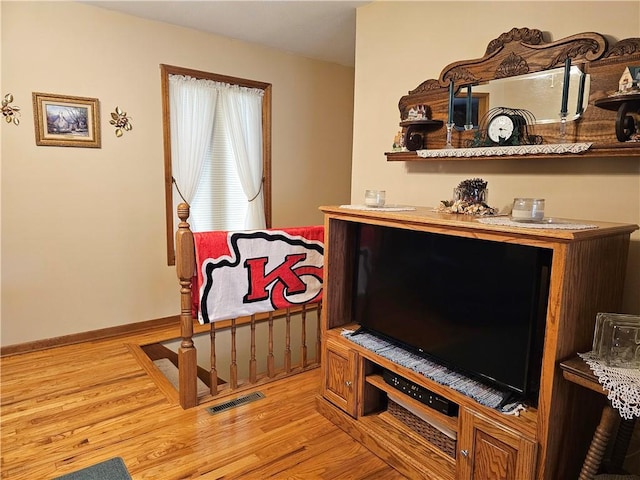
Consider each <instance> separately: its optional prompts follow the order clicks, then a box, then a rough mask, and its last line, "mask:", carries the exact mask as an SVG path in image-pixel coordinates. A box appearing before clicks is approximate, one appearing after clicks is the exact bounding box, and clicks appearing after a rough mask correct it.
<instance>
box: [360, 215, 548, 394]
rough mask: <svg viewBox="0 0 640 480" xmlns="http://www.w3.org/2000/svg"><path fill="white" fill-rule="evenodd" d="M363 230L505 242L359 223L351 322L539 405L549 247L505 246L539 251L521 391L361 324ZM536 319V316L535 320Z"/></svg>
mask: <svg viewBox="0 0 640 480" xmlns="http://www.w3.org/2000/svg"><path fill="white" fill-rule="evenodd" d="M363 227H366V228H369V227H371V228H381V229H390V230H403V231H405V232H412V233H415V234H424V233H427V234H431V235H438V236H444V237H455V238H463V239H466V240H471V241H479V242H492V243H503V242H500V241H494V240H486V239H476V238H469V237H460V236H456V235H447V234H441V233H434V232H426V231H421V230H412V229H404V228H398V227H391V226H386V225H377V224H358V226H357V229H356V234H355V235H354V249H355V250H354V251H355V255H354V260H353V268H354V272H353V273H354V274H353V278H352V280H353V285H352V288H353V290H352V293H353V295H352V320H353V321H354V322H355V323H359V324H360V331H367V332H370V333H372V334H374V335H376V336H379V337H381V338H383V339H385V340H387V341H389V342H392V343H394V344H396V345H398V346H400V347H402V348H404V349H406V350H408V351H411V352H413V353H416V354H418V355H420V356H422V357H424V358H427V359H429V360H431V361H435V362H436V363H439V364H441V365H443V366H446V367H447V368H449V369H451V370H455V371H457V372H460V373H461V374H463V375H465V376H468V377H470V378H473V379H476V380H478V381H480V382H482V383H485V384H487V385H489V386H491V387H494V388H497V389H500V390H506V391H508V392H511V394H512V396H515V397H517V398H519V399H521V400H525V401H527V403H529V404H531V405H534V406H536V405H537V403H538V393H539V388H540V385H539V382H540V374H541V369H542V352H543V346H544V336H545V329H546V316H547V307H548V297H549V283H550V280H551V261H552V256H553V252H552V250H551V249H549V248H545V247H539V246H530V245H524V244H512V243H506V245H519V246H522V247H528V248H534V249H537V250H538V252H539V260H538V264H537V268H538V271H537V272H536V275H537V281H536V286H535V289H536V291H535V293H534V297H535V300H534V301H533V302H532V305H531V308H532V309H533V310H534V311H533V312H532V313H531V317H532V320H531V322H534V323H530V325H529V329H530V335H529V342H528V345H527V349H528V351H527V355H526V358H527V360H526V371H525V374H524V378H523V381H522V385H524V388H521V389H520V388H518V387H516V386H514V385H510V384H508V383H504V382H502V381H500V379H495V378H492V377H490V376H487V375H485V374H484V373H483V372H478V371H473V370H470V369H468V368H461V367H460V366H459V365H456V364H453V363H451V362H448V361H446V360H444V359H442V358H439V357H434V356H433V355H431V354H430V353H429V352H428V351H425V350H424V349H422V348H420V347H418V346H416V345H412V344H410V343H407V342H405V341H403V340H401V339H398V338H394V337H393V336H390V335H388V334H387V333H386V332H383V331H379V330H377V329H375V328H371V327H370V326H368V325H366V324H363V323H362V322H360V321H359V318H358V312H357V300H358V299H357V294H356V291H357V290H356V289H357V288H358V267H359V261H360V247H361V235H362V230H363ZM533 317H535V318H534V319H533Z"/></svg>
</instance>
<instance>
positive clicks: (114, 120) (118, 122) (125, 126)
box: [109, 106, 133, 137]
mask: <svg viewBox="0 0 640 480" xmlns="http://www.w3.org/2000/svg"><path fill="white" fill-rule="evenodd" d="M109 123H110V124H111V125H113V126H114V127H116V137H121V136H122V134H123V133H124V132H125V131H126V132H128V131H130V130H131V129H132V128H133V125H132V124H131V119H130V118H129V117H127V112H124V111H122V110H120V107H117V106H116V111H115V112H111V120H110V121H109Z"/></svg>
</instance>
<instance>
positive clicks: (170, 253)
mask: <svg viewBox="0 0 640 480" xmlns="http://www.w3.org/2000/svg"><path fill="white" fill-rule="evenodd" d="M169 75H185V76H189V77H193V78H198V79H206V80H213V81H215V82H222V83H229V84H232V85H240V86H242V87H248V88H258V89H260V90H262V91H264V97H263V100H262V145H263V149H262V172H263V173H262V189H263V198H264V216H265V221H266V224H267V228H271V84H270V83H265V82H258V81H255V80H248V79H245V78H238V77H230V76H227V75H219V74H216V73H209V72H204V71H201V70H193V69H190V68H184V67H176V66H174V65H165V64H160V76H161V87H162V136H163V141H164V142H163V143H164V192H165V218H166V229H167V265H169V266H171V265H175V264H176V254H175V239H174V233H175V232H174V225H173V217H174V212H173V181H172V178H173V172H172V169H171V123H170V118H171V115H170V107H169V105H170V102H169Z"/></svg>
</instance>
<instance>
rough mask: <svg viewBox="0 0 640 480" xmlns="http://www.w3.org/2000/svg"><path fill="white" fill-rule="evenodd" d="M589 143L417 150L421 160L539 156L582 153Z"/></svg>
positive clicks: (589, 145) (588, 146)
mask: <svg viewBox="0 0 640 480" xmlns="http://www.w3.org/2000/svg"><path fill="white" fill-rule="evenodd" d="M591 145H592V144H591V143H554V144H544V145H514V146H500V147H473V148H448V149H447V148H442V149H438V150H417V151H416V154H417V155H418V156H419V157H422V158H433V157H435V158H442V157H444V158H446V157H489V156H490V157H493V156H502V155H539V154H546V155H549V154H563V153H582V152H584V151H585V150H588V149H589V148H590V147H591Z"/></svg>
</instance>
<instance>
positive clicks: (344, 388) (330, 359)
mask: <svg viewBox="0 0 640 480" xmlns="http://www.w3.org/2000/svg"><path fill="white" fill-rule="evenodd" d="M322 365H323V368H322V377H323V378H322V395H323V396H324V398H326V399H327V400H329V401H330V402H331V403H333V404H334V405H336V406H337V407H339V408H341V409H342V410H344V411H345V412H346V413H348V414H349V415H351V416H352V417H355V416H356V391H357V390H356V380H357V378H358V354H357V352H355V351H353V350H351V349H349V348H347V347H345V346H343V345H340V344H339V343H335V342H332V341H331V340H328V341H327V344H326V346H325V349H324V362H323V364H322Z"/></svg>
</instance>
